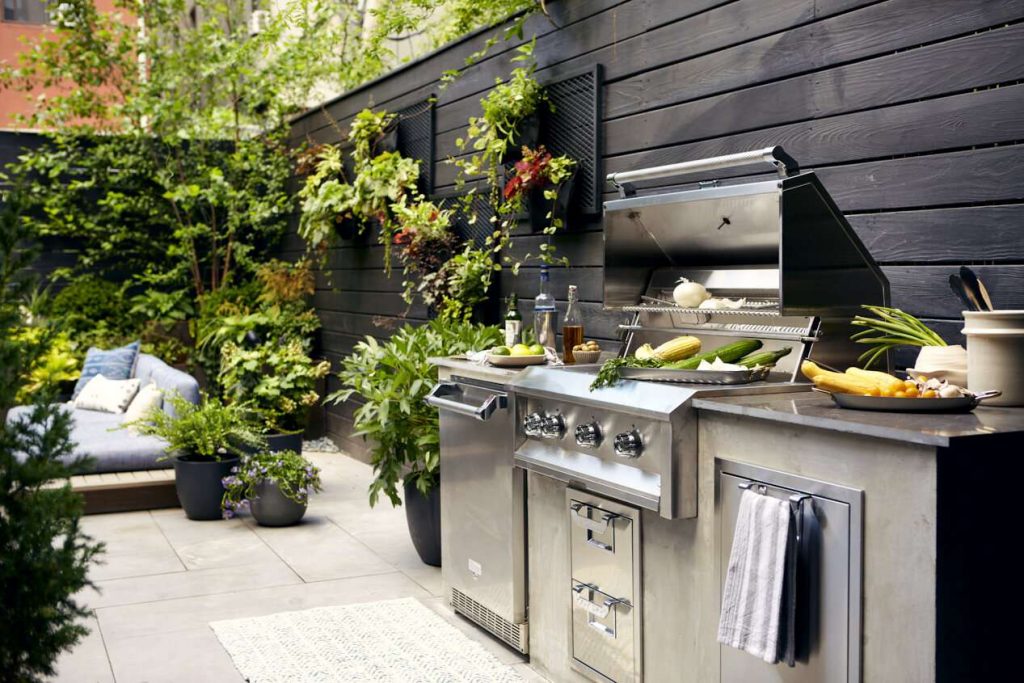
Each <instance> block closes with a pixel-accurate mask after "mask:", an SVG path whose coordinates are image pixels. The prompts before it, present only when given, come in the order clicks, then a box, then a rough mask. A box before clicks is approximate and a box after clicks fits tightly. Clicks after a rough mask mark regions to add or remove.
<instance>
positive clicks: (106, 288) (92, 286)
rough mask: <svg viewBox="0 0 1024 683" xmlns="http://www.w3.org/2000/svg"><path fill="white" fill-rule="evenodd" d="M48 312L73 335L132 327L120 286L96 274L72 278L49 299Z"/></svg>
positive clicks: (76, 338)
mask: <svg viewBox="0 0 1024 683" xmlns="http://www.w3.org/2000/svg"><path fill="white" fill-rule="evenodd" d="M49 315H50V317H51V318H53V319H54V320H55V321H56V322H57V323H59V324H60V326H61V327H62V328H63V329H64V330H66V331H67V332H68V333H69V334H70V335H71V337H72V341H79V340H80V339H81V337H82V335H86V334H95V332H96V330H103V331H104V334H110V335H124V334H127V333H128V332H129V330H130V329H131V327H132V325H131V316H130V314H129V308H128V305H127V302H126V301H125V297H124V291H123V289H122V287H121V285H118V284H117V283H114V282H111V281H110V280H104V279H102V278H99V277H96V276H94V275H86V276H84V277H79V278H76V279H74V280H72V281H71V282H70V283H69V284H68V285H67V286H66V287H65V288H64V289H62V290H60V291H59V292H58V293H57V294H56V295H55V296H54V297H53V300H52V301H51V302H50V305H49Z"/></svg>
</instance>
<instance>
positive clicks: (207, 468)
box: [174, 455, 238, 520]
mask: <svg viewBox="0 0 1024 683" xmlns="http://www.w3.org/2000/svg"><path fill="white" fill-rule="evenodd" d="M237 464H238V458H229V459H227V460H220V461H218V460H198V459H197V460H190V459H189V456H184V455H180V456H178V457H177V458H175V459H174V486H175V488H176V489H177V491H178V500H179V501H181V507H182V508H183V509H184V510H185V516H186V517H188V518H189V519H196V520H208V519H220V518H221V516H222V515H221V509H220V502H221V499H222V498H223V497H224V485H223V484H221V481H220V480H221V479H223V478H224V477H226V476H228V475H229V474H231V468H232V467H234V466H235V465H237Z"/></svg>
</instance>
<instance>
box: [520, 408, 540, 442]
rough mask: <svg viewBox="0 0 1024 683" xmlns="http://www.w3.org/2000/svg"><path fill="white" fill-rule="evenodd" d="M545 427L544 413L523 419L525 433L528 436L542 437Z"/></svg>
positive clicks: (530, 415) (536, 413)
mask: <svg viewBox="0 0 1024 683" xmlns="http://www.w3.org/2000/svg"><path fill="white" fill-rule="evenodd" d="M543 426H544V413H542V412H540V411H537V412H534V413H530V414H529V415H527V416H526V417H524V418H523V433H525V434H526V435H527V436H540V434H541V429H542V428H543Z"/></svg>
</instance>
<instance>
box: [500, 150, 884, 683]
mask: <svg viewBox="0 0 1024 683" xmlns="http://www.w3.org/2000/svg"><path fill="white" fill-rule="evenodd" d="M765 161H767V162H769V163H771V164H773V165H774V166H776V167H777V168H778V170H779V174H780V177H779V178H776V179H772V180H767V181H766V180H756V181H755V182H748V183H741V184H737V185H729V186H719V185H717V184H714V183H709V184H704V185H702V186H701V187H700V188H698V189H693V190H682V191H671V192H663V193H658V194H651V195H647V196H642V197H639V196H634V192H633V186H632V184H633V183H635V182H640V181H642V180H649V179H654V178H665V177H669V176H672V175H678V174H680V173H692V172H706V171H709V170H714V169H723V168H732V167H734V166H736V165H745V164H750V163H762V162H765ZM609 180H611V181H612V182H613V183H614V184H615V185H616V186H617V187H619V188H620V192H621V195H622V197H621V198H620V199H616V200H612V201H608V202H606V203H605V214H604V229H605V254H604V256H605V259H604V262H605V269H604V303H605V308H606V309H612V310H618V311H623V312H626V313H629V314H631V316H630V321H629V322H628V323H626V324H623V325H622V326H621V331H622V335H623V344H622V350H621V353H622V354H632V353H633V351H634V350H635V349H636V348H637V347H638V346H640V345H641V344H644V343H651V344H653V345H657V344H660V343H661V342H664V341H667V340H668V339H671V338H673V337H676V336H679V335H682V334H688V335H693V336H696V337H698V338H699V339H700V340H701V342H702V345H703V348H705V349H712V348H715V347H717V346H721V345H723V344H727V343H730V342H733V341H737V340H740V339H750V338H756V339H759V340H762V342H763V344H764V346H763V348H764V350H775V349H779V348H781V347H783V346H790V347H792V349H793V350H792V352H791V353H790V354H789V355H788V356H786V357H784V358H783V359H782V361H780V362H779V363H778V364H777V365H776V367H775V368H773V369H772V370H771V371H770V372H764V373H762V375H763V376H755V377H752V378H751V379H753V380H755V381H752V382H751V383H749V384H741V385H709V384H698V383H685V384H675V383H674V384H666V383H661V382H647V381H643V382H641V381H636V380H624V381H622V382H621V383H620V384H618V385H617V386H614V387H608V388H603V389H600V390H597V391H593V392H591V391H590V390H589V385H590V384H591V382H592V380H593V378H594V374H595V373H596V371H597V367H596V366H575V367H574V366H570V367H566V368H559V369H548V368H530V369H529V370H527V371H526V372H524V373H523V374H522V375H520V376H519V377H518V378H516V379H515V380H513V381H512V382H511V388H512V391H513V393H514V394H515V399H516V400H515V403H516V416H515V420H516V449H515V456H514V459H515V463H516V465H517V466H518V467H521V468H523V469H527V470H531V471H533V472H535V473H537V474H540V475H543V476H547V477H551V478H554V479H557V480H560V481H562V482H564V483H565V484H566V487H567V497H568V501H569V506H568V508H567V509H566V511H565V514H568V515H570V521H571V524H573V525H575V526H573V534H574V536H573V538H572V548H571V551H572V552H571V555H570V557H571V558H572V559H571V577H564V576H559V577H537V576H531V577H530V581H531V582H533V581H545V580H551V581H555V582H559V583H557V584H556V585H564V586H566V588H567V589H568V590H570V591H572V596H571V599H572V602H571V604H572V605H573V607H572V623H570V624H568V625H567V628H569V629H570V630H571V631H572V633H573V653H572V655H573V659H572V661H573V663H574V666H575V667H576V668H577V670H579V671H581V672H583V673H584V674H586V675H587V676H589V677H591V678H592V679H594V680H598V681H627V680H628V681H640V680H642V676H643V673H642V668H641V665H642V659H643V658H642V657H641V655H640V653H642V651H643V650H642V648H643V641H642V632H643V619H642V618H640V617H641V615H640V613H639V612H640V603H639V596H641V595H642V593H643V588H642V586H641V585H640V575H639V571H640V569H639V567H640V565H639V563H638V562H634V561H633V559H632V558H638V557H639V556H640V554H639V553H637V554H635V555H634V554H633V550H630V548H633V547H634V546H635V544H637V543H642V535H641V534H640V533H639V531H640V527H641V524H642V521H643V515H650V514H656V515H658V516H660V517H662V518H666V519H685V518H692V517H695V516H696V515H697V481H696V477H697V429H696V419H697V416H696V413H695V411H694V410H692V407H691V403H690V402H691V399H692V398H693V397H694V396H697V395H701V396H708V395H715V394H735V393H745V394H749V393H775V392H791V391H803V390H806V389H807V388H808V385H807V384H806V383H802V382H797V381H795V380H796V379H797V373H798V371H799V365H800V361H801V360H802V359H803V358H805V357H807V356H808V355H809V354H810V353H811V351H812V349H813V351H814V355H815V357H816V358H819V359H821V360H823V361H824V362H826V363H828V364H831V365H841V364H843V363H846V362H848V361H851V360H852V359H853V358H855V356H856V353H857V349H856V347H855V345H853V344H851V343H850V342H849V339H848V336H849V330H848V326H849V319H850V317H851V316H852V315H853V314H854V312H855V311H856V310H857V309H858V307H859V306H860V305H861V304H865V303H874V304H887V303H888V298H889V297H888V283H887V282H886V280H885V277H884V276H883V275H882V273H881V271H880V270H879V269H878V267H877V266H876V265H875V263H874V262H873V261H872V260H871V258H870V256H869V255H868V253H867V251H866V250H865V248H864V247H863V245H862V244H861V243H860V241H859V240H858V239H857V237H856V235H855V234H854V232H853V230H852V229H851V228H850V226H849V224H848V223H847V222H846V220H845V218H844V217H843V215H842V214H841V213H840V212H839V210H838V209H837V208H836V206H835V204H834V203H833V202H832V200H831V199H830V198H829V196H828V193H827V192H826V191H825V189H824V187H823V186H822V185H821V183H820V181H819V180H818V179H817V177H816V176H815V175H814V173H797V172H796V163H795V162H794V161H793V160H792V159H790V158H789V157H788V156H787V155H786V154H785V153H784V152H783V151H782V150H781V149H779V148H769V149H766V150H758V151H755V152H750V153H744V154H737V155H729V156H727V157H717V158H714V159H705V160H700V161H693V162H685V163H683V164H677V165H674V166H669V167H659V168H655V169H644V170H638V171H631V172H629V173H620V174H614V175H613V176H609ZM680 277H686V278H688V279H690V280H692V281H695V282H700V283H701V284H703V285H704V286H705V287H706V288H707V289H708V290H709V291H711V292H712V293H713V294H714V295H716V296H720V297H728V298H731V299H737V298H743V299H745V302H744V304H743V306H742V307H740V308H739V309H735V310H732V309H726V310H723V309H701V308H696V309H692V308H682V307H679V306H676V305H674V304H673V303H672V290H673V288H674V286H675V284H676V282H677V281H678V279H679V278H680ZM658 373H659V371H657V370H655V371H646V372H637V373H636V374H637V376H644V377H646V378H649V379H655V380H657V379H661V380H666V379H671V380H673V381H680V380H681V379H683V378H681V377H680V376H674V377H667V376H666V377H659V376H658ZM704 377H711V375H706V376H704ZM701 381H705V380H704V379H703V378H702V379H701ZM584 508H585V509H586V510H587V514H586V516H585V518H582V517H581V516H580V510H581V509H584ZM609 520H614V521H615V524H617V525H619V527H621V528H619V527H616V526H615V525H614V524H611V523H610V521H609ZM576 527H579V529H577V528H576ZM598 527H600V529H599V528H598ZM580 529H581V530H580ZM627 530H628V534H627ZM577 534H580V538H577V537H576V535H577ZM612 537H614V540H613V538H612ZM627 538H633V539H634V542H633V545H623V544H622V541H624V540H625V539H627ZM578 548H579V549H582V550H581V551H578ZM587 558H589V559H587Z"/></svg>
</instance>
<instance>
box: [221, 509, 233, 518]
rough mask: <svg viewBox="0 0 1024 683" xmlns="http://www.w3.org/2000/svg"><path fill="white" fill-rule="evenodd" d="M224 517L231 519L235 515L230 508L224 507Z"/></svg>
mask: <svg viewBox="0 0 1024 683" xmlns="http://www.w3.org/2000/svg"><path fill="white" fill-rule="evenodd" d="M223 516H224V519H231V518H232V517H234V516H235V513H234V512H233V511H232V510H231V509H230V508H228V509H225V510H224V512H223Z"/></svg>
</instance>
